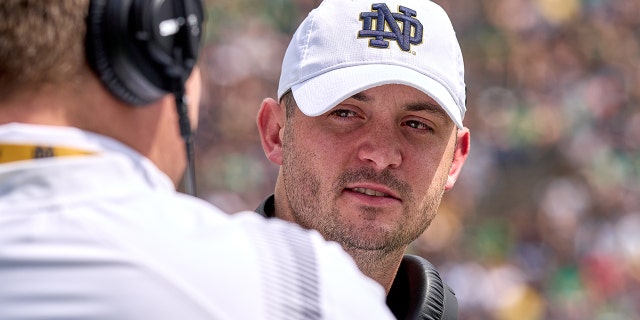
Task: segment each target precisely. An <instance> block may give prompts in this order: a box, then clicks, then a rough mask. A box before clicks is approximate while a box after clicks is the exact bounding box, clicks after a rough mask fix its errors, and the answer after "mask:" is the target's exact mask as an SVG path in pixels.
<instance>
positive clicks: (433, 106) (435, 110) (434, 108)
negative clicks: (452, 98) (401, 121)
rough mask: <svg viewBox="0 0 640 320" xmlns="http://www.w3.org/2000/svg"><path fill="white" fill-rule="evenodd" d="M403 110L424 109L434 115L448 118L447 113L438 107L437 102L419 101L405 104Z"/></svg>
mask: <svg viewBox="0 0 640 320" xmlns="http://www.w3.org/2000/svg"><path fill="white" fill-rule="evenodd" d="M405 110H407V111H426V112H428V113H431V114H434V115H435V116H437V117H439V118H443V119H447V118H449V115H448V114H447V113H446V112H445V111H444V109H442V107H440V106H439V105H438V104H437V103H432V102H420V103H413V104H409V105H407V106H405Z"/></svg>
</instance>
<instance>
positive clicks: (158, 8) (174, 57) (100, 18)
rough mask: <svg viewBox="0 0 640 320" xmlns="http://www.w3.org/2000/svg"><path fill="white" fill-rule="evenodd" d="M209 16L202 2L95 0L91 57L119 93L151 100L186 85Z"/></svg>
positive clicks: (145, 101) (136, 102)
mask: <svg viewBox="0 0 640 320" xmlns="http://www.w3.org/2000/svg"><path fill="white" fill-rule="evenodd" d="M203 20H204V9H203V5H202V3H201V1H200V0H164V1H161V0H91V3H90V6H89V13H88V17H87V35H86V52H87V59H88V61H89V64H90V65H91V67H92V68H93V69H94V71H95V72H96V73H97V74H98V76H99V77H100V79H101V80H102V82H103V83H104V85H105V86H106V87H107V88H108V89H109V91H110V92H111V93H113V94H114V95H115V96H116V97H118V98H119V99H121V100H123V101H125V102H127V103H129V104H133V105H144V104H148V103H151V102H153V101H155V100H157V99H159V98H161V97H162V96H164V95H166V94H168V93H177V92H176V91H179V89H178V88H180V87H182V86H183V85H184V82H185V81H186V79H187V77H188V76H189V74H190V73H191V70H192V69H193V67H194V65H195V62H196V60H197V55H198V52H199V48H200V44H201V39H202V29H201V28H202V23H203Z"/></svg>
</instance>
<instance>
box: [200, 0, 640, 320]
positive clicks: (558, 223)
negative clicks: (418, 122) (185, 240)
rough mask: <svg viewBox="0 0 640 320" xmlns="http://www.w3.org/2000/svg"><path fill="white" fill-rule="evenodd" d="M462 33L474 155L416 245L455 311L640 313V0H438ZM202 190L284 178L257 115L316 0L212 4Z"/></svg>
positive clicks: (573, 315) (245, 204) (244, 189)
mask: <svg viewBox="0 0 640 320" xmlns="http://www.w3.org/2000/svg"><path fill="white" fill-rule="evenodd" d="M435 2H436V3H438V4H440V5H441V6H442V7H444V8H445V10H446V11H447V12H448V13H449V15H450V16H451V19H452V21H453V24H454V27H455V29H456V31H457V35H458V39H459V40H460V42H461V46H462V51H463V55H464V59H465V66H466V81H467V86H468V103H467V106H468V112H467V115H466V118H465V123H466V126H467V127H469V128H470V129H471V133H472V150H471V155H470V158H469V159H468V161H467V164H466V166H465V168H464V169H463V172H462V176H461V178H460V180H459V181H458V183H457V184H456V186H455V187H454V189H453V190H452V191H450V192H448V193H447V194H446V195H445V199H444V202H443V205H442V207H441V210H440V213H439V216H438V217H437V218H436V220H435V221H434V223H433V224H432V225H431V227H430V228H429V229H428V230H427V232H426V233H425V234H424V235H423V236H422V237H421V238H419V239H418V240H417V241H416V242H415V243H414V244H413V245H412V246H411V249H410V250H411V252H413V253H416V254H420V255H422V256H424V257H426V258H427V259H429V260H430V261H432V262H433V263H434V264H435V265H436V266H437V267H438V268H439V270H440V272H441V274H442V275H443V276H444V278H445V280H446V281H447V282H448V283H449V284H450V285H451V287H453V288H454V290H455V291H456V293H457V296H458V300H459V303H460V319H505V320H511V319H513V320H516V319H517V320H528V319H531V320H533V319H562V320H567V319H640V108H639V107H638V104H639V102H640V1H638V0H436V1H435ZM206 4H207V10H208V17H209V20H208V27H207V34H206V35H207V42H206V46H205V48H204V50H203V53H202V59H201V66H202V68H203V75H204V84H205V85H204V96H203V100H202V106H201V114H200V123H201V129H200V130H199V131H198V132H197V136H196V155H197V160H196V165H197V179H198V180H197V182H198V190H199V196H200V197H202V198H204V199H206V200H208V201H210V202H212V203H215V204H216V205H218V206H220V207H222V208H223V209H225V210H228V211H238V210H253V209H254V208H255V207H256V206H257V204H258V203H259V202H260V201H261V200H262V199H263V198H264V197H265V196H266V195H267V194H269V193H271V191H272V189H273V185H274V182H275V176H276V173H277V167H276V166H274V165H273V164H271V163H270V162H269V161H268V160H267V159H266V158H265V156H264V154H263V152H262V148H261V146H260V141H259V138H258V132H257V129H256V124H255V119H256V114H257V111H258V107H259V105H260V102H261V101H262V99H263V98H264V97H273V96H275V95H276V89H277V82H278V77H279V73H280V64H281V59H282V57H283V55H284V51H285V49H286V46H287V43H288V40H289V37H290V35H291V34H292V33H293V31H294V30H295V27H296V26H297V25H298V23H299V22H300V21H301V20H302V19H303V18H304V16H306V14H307V12H309V11H310V10H311V9H312V8H314V7H315V6H317V4H319V1H314V0H268V1H264V0H206Z"/></svg>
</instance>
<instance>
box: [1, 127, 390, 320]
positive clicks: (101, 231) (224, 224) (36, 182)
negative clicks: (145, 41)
mask: <svg viewBox="0 0 640 320" xmlns="http://www.w3.org/2000/svg"><path fill="white" fill-rule="evenodd" d="M0 144H4V145H7V144H11V145H41V146H56V147H67V148H71V149H78V150H84V151H90V152H93V153H95V154H94V155H83V156H61V157H52V158H44V159H37V160H33V159H31V160H24V161H12V162H7V163H3V164H0V319H2V320H9V319H189V320H194V319H393V316H392V315H391V313H390V312H389V310H388V309H387V307H386V305H385V293H384V290H383V289H382V287H381V286H379V285H378V284H377V283H376V282H374V281H373V280H371V279H369V278H367V277H365V276H364V275H362V274H361V273H360V271H359V270H358V268H357V266H356V265H355V263H354V262H353V261H352V260H351V258H350V257H349V256H348V255H347V254H346V253H344V252H343V251H342V249H341V248H340V246H339V245H337V244H335V243H327V242H325V241H324V240H323V239H322V237H321V236H320V235H319V234H318V233H317V232H315V231H306V230H303V229H302V228H300V227H298V226H295V225H294V224H290V223H286V222H283V221H279V220H276V219H268V220H267V219H264V218H262V217H261V216H259V215H257V214H255V213H253V212H246V213H238V214H234V215H227V214H226V213H224V212H222V211H220V210H219V209H217V208H215V207H214V206H212V205H211V204H209V203H207V202H205V201H202V200H200V199H197V198H194V197H190V196H187V195H184V194H180V193H177V192H176V191H175V190H174V186H173V184H172V182H171V181H170V179H169V178H168V177H167V176H166V175H165V174H164V173H162V172H161V171H160V170H159V169H158V168H157V167H156V166H155V165H154V164H153V163H151V161H150V160H148V159H147V158H145V157H143V156H141V155H140V154H138V153H137V152H135V151H133V150H132V149H130V148H128V147H126V146H124V145H123V144H121V143H119V142H117V141H115V140H113V139H110V138H107V137H104V136H99V135H96V134H92V133H89V132H85V131H81V130H77V129H72V128H60V127H47V126H34V125H24V124H8V125H0Z"/></svg>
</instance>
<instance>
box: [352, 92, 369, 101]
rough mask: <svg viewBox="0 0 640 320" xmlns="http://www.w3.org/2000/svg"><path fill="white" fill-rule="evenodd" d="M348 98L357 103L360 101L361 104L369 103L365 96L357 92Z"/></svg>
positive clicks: (367, 97)
mask: <svg viewBox="0 0 640 320" xmlns="http://www.w3.org/2000/svg"><path fill="white" fill-rule="evenodd" d="M350 98H351V99H355V100H358V101H361V102H368V101H371V98H370V97H369V96H367V95H366V94H364V93H363V92H358V93H356V94H354V95H352V96H351V97H350Z"/></svg>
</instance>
